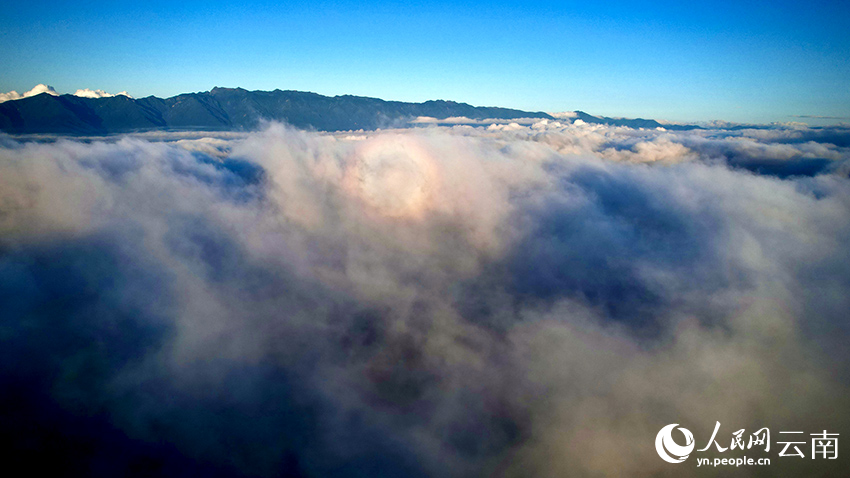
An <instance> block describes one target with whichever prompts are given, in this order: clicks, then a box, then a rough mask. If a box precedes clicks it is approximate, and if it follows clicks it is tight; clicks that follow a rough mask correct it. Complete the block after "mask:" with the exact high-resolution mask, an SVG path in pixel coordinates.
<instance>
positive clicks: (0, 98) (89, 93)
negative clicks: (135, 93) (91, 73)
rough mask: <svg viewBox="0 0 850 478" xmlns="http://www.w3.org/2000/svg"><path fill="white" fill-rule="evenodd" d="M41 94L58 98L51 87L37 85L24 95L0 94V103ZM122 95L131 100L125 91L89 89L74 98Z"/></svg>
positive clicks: (76, 93)
mask: <svg viewBox="0 0 850 478" xmlns="http://www.w3.org/2000/svg"><path fill="white" fill-rule="evenodd" d="M41 93H47V94H49V95H52V96H59V93H57V92H56V90H55V89H53V87H52V86H48V85H44V84H39V85H36V86H35V87H33V89H31V90H29V91H27V92H26V93H24V94H20V93H18V92H17V91H10V92H8V93H0V103H3V102H4V101H12V100H20V99H23V98H29V97H30V96H35V95H40V94H41ZM118 95H123V96H127V97H129V98H132V96H130V94H129V93H127V92H126V91H122V92H120V93H115V94H112V93H107V92H105V91H103V90H91V89H89V88H84V89H79V90H77V91H75V92H74V96H79V97H82V98H111V97H113V96H118Z"/></svg>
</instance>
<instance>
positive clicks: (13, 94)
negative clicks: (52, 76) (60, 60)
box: [0, 84, 59, 103]
mask: <svg viewBox="0 0 850 478" xmlns="http://www.w3.org/2000/svg"><path fill="white" fill-rule="evenodd" d="M41 93H47V94H48V95H53V96H59V93H57V92H56V90H54V89H53V87H52V86H48V85H45V84H38V85H35V87H33V89H31V90H29V91H27V92H26V93H24V94H23V95H22V94H20V93H18V92H17V91H10V92H8V93H0V103H3V102H4V101H11V100H20V99H22V98H29V97H30V96H35V95H40V94H41Z"/></svg>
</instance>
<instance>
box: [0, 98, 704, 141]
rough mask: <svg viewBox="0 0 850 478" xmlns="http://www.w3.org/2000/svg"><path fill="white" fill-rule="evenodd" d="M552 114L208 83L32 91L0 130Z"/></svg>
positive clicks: (315, 124)
mask: <svg viewBox="0 0 850 478" xmlns="http://www.w3.org/2000/svg"><path fill="white" fill-rule="evenodd" d="M420 117H428V118H433V119H436V120H437V121H439V120H446V119H450V118H458V117H463V118H469V119H472V120H484V119H490V118H499V119H518V118H545V119H555V118H554V117H553V116H551V115H549V114H547V113H544V112H539V111H538V112H530V111H522V110H516V109H510V108H499V107H480V106H472V105H469V104H466V103H457V102H454V101H445V100H436V101H426V102H424V103H406V102H400V101H385V100H382V99H378V98H368V97H362V96H351V95H343V96H334V97H329V96H323V95H320V94H316V93H310V92H303V91H290V90H287V91H283V90H274V91H248V90H245V89H242V88H219V87H216V88H213V89H212V90H211V91H208V92H200V93H185V94H181V95H177V96H173V97H170V98H164V99H163V98H158V97H155V96H148V97H146V98H138V99H136V98H132V97H129V96H125V95H123V94H119V95H115V96H110V97H100V98H96V97H81V96H76V95H55V94H49V93H42V94H37V95H34V96H29V97H25V98H21V99H16V100H14V101H6V102H4V103H0V130H2V131H4V132H7V133H11V134H39V133H41V134H82V135H85V134H115V133H130V132H139V131H151V130H219V131H220V130H238V131H241V130H252V129H256V128H257V127H258V126H259V125H260V124H261V122H262V121H263V120H273V121H281V122H286V123H288V124H291V125H293V126H295V127H298V128H303V129H315V130H320V131H343V130H358V129H365V130H373V129H377V128H387V127H402V126H409V125H411V124H412V122H414V121H416V119H417V118H420ZM574 118H575V119H581V120H583V121H585V122H588V123H601V124H611V125H617V126H629V127H634V128H656V127H660V126H663V127H665V128H667V129H691V128H694V127H693V126H682V125H667V124H665V125H662V124H661V123H659V122H657V121H655V120H646V119H615V118H606V117H596V116H591V115H589V114H586V113H584V112H580V111H578V112H575V116H574Z"/></svg>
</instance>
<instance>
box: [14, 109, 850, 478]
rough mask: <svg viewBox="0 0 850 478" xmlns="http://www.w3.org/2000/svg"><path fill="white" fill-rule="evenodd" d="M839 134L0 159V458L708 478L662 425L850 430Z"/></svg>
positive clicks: (196, 142) (137, 144)
mask: <svg viewBox="0 0 850 478" xmlns="http://www.w3.org/2000/svg"><path fill="white" fill-rule="evenodd" d="M842 138H847V132H846V131H844V130H841V129H832V130H829V131H824V130H808V129H805V130H801V129H794V130H792V129H782V128H780V129H775V130H769V131H756V130H753V131H719V130H712V131H702V130H697V131H690V132H670V131H664V130H635V129H629V128H624V127H607V126H599V125H588V124H584V123H583V122H576V123H561V122H557V121H538V122H536V123H534V124H532V125H530V126H523V125H520V124H517V123H514V124H495V125H491V126H479V127H474V126H472V125H466V124H461V125H457V126H453V127H427V128H415V129H410V130H393V131H382V132H374V133H345V134H338V135H330V134H327V135H323V134H317V133H305V132H300V131H295V130H293V129H290V128H287V127H284V126H281V125H276V124H272V125H269V127H268V128H267V129H265V130H264V131H261V132H257V133H250V134H243V135H239V136H238V137H230V136H221V137H216V138H194V137H188V138H187V137H185V136H179V137H175V138H173V139H174V140H175V141H152V140H150V138H149V139H142V138H133V137H124V138H120V139H118V140H115V141H111V142H107V141H92V142H86V143H83V142H76V141H69V140H64V139H61V140H58V141H56V142H52V143H34V142H18V141H15V140H12V139H10V138H9V137H0V284H2V285H0V301H2V305H3V310H6V311H8V312H7V317H9V318H7V319H5V322H4V323H3V326H2V329H0V342H2V344H0V345H2V346H0V358H2V359H0V364H2V365H0V387H4V388H3V389H2V390H3V392H4V393H3V396H4V397H5V398H4V400H6V402H7V403H8V405H9V406H7V407H4V409H3V410H6V411H5V412H0V413H5V415H3V417H0V418H2V420H0V423H2V425H0V434H2V436H3V437H4V438H6V437H16V440H10V441H8V442H9V443H12V447H11V450H12V451H13V452H14V453H13V454H12V455H13V456H17V457H19V459H20V460H27V459H29V458H31V457H33V456H36V455H37V454H39V453H41V454H43V453H45V450H47V452H48V453H52V454H53V455H54V456H56V457H58V458H57V460H58V461H56V462H57V463H60V464H62V465H65V466H66V468H65V469H74V470H87V471H89V472H90V474H93V475H98V474H101V475H104V476H106V475H113V476H114V475H120V474H129V473H131V472H134V471H136V470H138V469H139V468H138V467H140V466H143V467H148V468H144V469H148V470H151V469H152V470H154V473H156V474H158V475H160V476H163V475H165V476H170V475H185V474H190V473H193V472H203V473H205V474H209V475H213V476H216V474H218V475H220V476H281V475H289V476H328V475H334V476H400V475H407V476H503V477H512V476H553V477H554V476H565V475H569V476H579V477H581V476H696V475H698V474H699V475H703V474H711V471H705V472H703V470H702V469H700V470H697V469H696V467H695V466H693V464H692V463H688V464H687V465H681V466H679V467H678V468H677V467H676V466H675V465H668V464H667V463H665V462H663V461H661V460H660V459H659V458H658V456H657V455H655V452H654V450H653V448H652V441H653V440H654V438H655V433H657V431H658V430H659V429H660V428H661V427H662V426H664V425H667V424H669V423H682V424H685V425H683V426H687V427H688V428H689V429H690V430H692V431H693V432H694V436H695V437H696V438H697V440H698V441H699V442H700V445H702V443H703V442H704V441H706V440H707V439H708V436H710V433H711V430H712V428H713V426H714V423H715V421H720V422H721V423H723V427H724V428H723V430H722V431H723V432H724V433H726V435H729V436H731V432H733V431H735V430H737V429H739V428H746V429H747V430H748V432H749V431H754V430H755V429H757V428H760V427H762V426H769V427H771V430H776V431H778V430H780V429H804V430H811V431H813V432H814V431H820V430H822V429H824V428H826V429H829V430H832V431H838V430H841V429H844V428H846V427H847V425H848V421H850V416H848V415H847V413H846V410H848V409H850V408H848V407H847V405H848V404H847V398H846V397H847V396H848V395H847V385H848V383H847V382H848V378H847V377H848V371H850V368H848V365H850V360H849V359H850V357H848V355H847V353H846V351H845V347H844V343H845V341H846V339H847V338H848V335H850V322H848V320H847V317H846V310H847V309H848V306H850V303H848V300H850V299H848V297H850V293H849V292H850V290H848V285H847V284H850V253H848V251H847V248H846V247H845V245H846V244H847V243H848V240H850V214H848V213H850V183H848V180H847V175H846V171H847V168H846V164H847V159H848V149H847V148H848V145H846V144H842ZM157 139H168V137H167V136H163V137H160V138H157ZM810 160H818V161H820V162H819V163H818V164H817V165H816V166H817V167H815V166H812V165H809V167H804V166H805V165H807V164H808V163H807V161H810ZM789 384H793V387H792V386H790V385H789ZM9 410H14V413H15V414H16V416H17V415H21V414H22V415H23V416H25V417H27V420H24V421H21V420H19V419H14V420H13V419H12V416H11V414H12V413H13V412H11V411H9ZM33 423H35V424H36V425H37V426H32V424H33ZM33 443H35V444H36V445H40V447H39V446H35V447H33V445H32V444H33ZM72 445H74V446H72ZM68 449H70V450H72V452H67V451H66V452H63V451H62V450H68ZM830 466H834V463H828V462H823V461H819V462H818V461H815V462H812V461H811V460H806V463H796V462H795V463H789V464H787V465H786V464H785V463H782V464H781V466H780V465H779V464H777V465H775V466H774V469H772V470H771V471H772V472H774V471H775V472H776V473H777V474H780V475H781V474H783V473H786V474H787V475H788V476H797V475H799V474H801V473H812V472H823V473H824V474H829V473H830V472H835V471H836V470H837V468H836V469H832V468H829V467H830ZM720 471H722V472H724V473H731V474H735V473H738V474H739V475H736V476H746V472H747V470H743V469H740V470H739V469H730V470H725V469H724V470H720ZM720 471H718V472H717V473H718V476H720V475H719V473H720ZM59 474H60V475H61V473H59Z"/></svg>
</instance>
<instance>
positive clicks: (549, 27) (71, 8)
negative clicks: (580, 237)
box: [0, 0, 850, 122]
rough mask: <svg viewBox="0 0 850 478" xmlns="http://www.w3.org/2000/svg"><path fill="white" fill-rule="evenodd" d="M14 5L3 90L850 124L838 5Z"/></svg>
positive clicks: (2, 21)
mask: <svg viewBox="0 0 850 478" xmlns="http://www.w3.org/2000/svg"><path fill="white" fill-rule="evenodd" d="M601 3H604V5H599V4H601ZM12 7H13V8H10V7H9V6H7V7H6V8H5V9H4V13H3V15H2V16H0V64H2V65H4V67H3V69H2V73H0V91H4V92H5V91H9V90H17V91H19V92H23V91H26V90H28V89H30V88H32V87H33V86H34V85H35V84H37V83H47V84H50V85H52V86H54V87H55V88H56V89H57V90H58V91H59V92H73V91H74V90H76V89H78V88H92V89H104V90H106V91H110V92H117V91H121V90H127V91H129V92H130V94H132V95H134V96H137V97H141V96H147V95H156V96H171V95H175V94H178V93H183V92H191V91H205V90H209V89H210V88H212V87H214V86H230V87H235V86H241V87H244V88H247V89H262V90H271V89H275V88H280V89H296V90H307V91H315V92H317V93H321V94H326V95H337V94H355V95H365V96H375V97H380V98H384V99H393V100H402V101H424V100H428V99H451V100H457V101H463V102H467V103H472V104H475V105H495V106H507V107H515V108H521V109H528V110H544V111H564V110H575V109H580V110H584V111H587V112H589V113H593V114H603V115H609V116H628V117H636V116H643V117H653V118H662V119H669V120H680V121H700V120H712V119H723V120H730V121H748V122H770V121H795V120H797V121H806V120H805V119H800V118H796V117H794V115H808V116H829V117H841V118H843V117H850V60H849V59H850V33H848V24H850V5H848V2H824V1H817V0H816V1H809V2H782V1H773V2H761V1H755V2H702V3H694V4H690V3H683V2H667V1H659V2H647V3H646V4H636V3H634V2H617V1H614V2H587V1H584V2H570V1H566V2H565V1H560V2H546V1H543V2H529V3H527V4H525V3H524V2H502V1H487V2H466V3H462V4H458V3H454V2H443V1H419V2H372V3H369V4H366V5H364V4H361V2H348V1H330V2H328V1H318V2H310V3H287V2H266V1H258V2H242V3H240V4H232V3H229V2H217V1H214V0H209V1H204V2H196V1H186V2H159V1H153V2H145V3H141V2H122V1H113V2H44V1H42V2H29V3H16V4H14V5H13V6H12ZM839 121H840V120H839ZM843 121H845V122H850V120H843Z"/></svg>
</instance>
